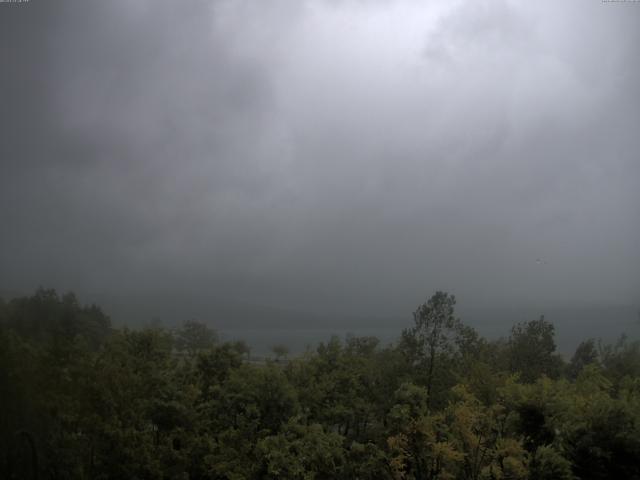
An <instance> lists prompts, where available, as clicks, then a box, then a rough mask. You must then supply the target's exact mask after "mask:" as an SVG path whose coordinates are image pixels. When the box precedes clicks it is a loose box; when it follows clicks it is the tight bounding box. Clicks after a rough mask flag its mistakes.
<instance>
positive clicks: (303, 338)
mask: <svg viewBox="0 0 640 480" xmlns="http://www.w3.org/2000/svg"><path fill="white" fill-rule="evenodd" d="M543 314H544V315H545V318H546V319H547V320H549V321H551V322H552V323H553V324H554V325H555V328H556V344H557V347H558V351H559V352H560V353H562V354H563V355H565V356H570V355H571V354H572V353H573V351H574V350H575V348H576V346H577V345H578V344H579V343H580V342H581V341H582V340H586V339H588V338H596V339H602V341H603V342H605V343H610V342H615V341H616V340H617V339H618V338H619V337H620V335H622V334H623V333H624V334H626V335H627V336H629V337H630V338H631V339H640V319H639V317H638V311H637V310H636V309H635V308H634V307H583V308H569V307H555V308H491V309H490V308H484V309H467V310H466V311H462V312H460V314H459V316H460V317H461V319H462V321H463V322H465V323H466V324H468V325H471V326H473V327H474V328H476V329H477V330H478V332H479V333H480V334H481V335H483V336H485V337H487V338H490V339H496V338H500V337H507V336H508V335H509V332H510V330H511V327H512V326H513V325H514V324H515V323H518V322H522V321H527V320H533V319H537V318H539V317H540V315H543ZM372 323H374V322H372ZM411 324H412V321H411V317H410V316H408V318H406V319H402V320H387V321H386V322H385V321H384V320H380V319H376V320H375V324H374V325H371V326H366V325H363V324H362V322H361V321H358V322H357V325H351V326H349V325H348V324H345V325H343V326H335V325H334V326H326V327H318V326H315V328H304V327H295V326H292V327H288V328H284V327H278V328H269V327H264V328H221V329H219V332H220V334H221V337H222V338H223V339H224V340H244V341H246V342H247V343H248V344H249V345H250V346H251V349H252V354H254V355H258V356H266V355H269V354H270V353H271V347H273V346H274V345H278V344H283V345H286V346H287V347H289V349H290V350H291V353H293V354H296V353H302V352H304V351H305V350H306V349H307V348H310V349H315V347H316V346H317V344H318V343H319V342H326V341H328V340H329V339H330V338H331V336H332V335H337V336H339V337H340V338H342V339H344V337H345V336H346V335H349V334H353V335H358V336H375V337H378V338H379V339H380V340H381V342H382V343H383V344H388V343H391V342H396V341H397V339H398V338H399V336H400V334H401V332H402V329H403V328H407V327H409V326H411Z"/></svg>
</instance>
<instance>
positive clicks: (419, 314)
mask: <svg viewBox="0 0 640 480" xmlns="http://www.w3.org/2000/svg"><path fill="white" fill-rule="evenodd" d="M455 304H456V298H455V296H454V295H450V294H448V293H446V292H441V291H437V292H436V293H435V294H434V295H433V296H432V297H431V298H430V299H429V300H428V301H426V302H425V303H423V304H422V305H420V306H419V307H418V308H417V309H416V311H415V312H413V321H414V326H413V327H412V328H410V329H406V330H404V331H403V332H402V342H403V344H404V345H405V348H406V349H407V350H408V353H409V355H410V357H412V363H414V364H417V365H419V366H424V367H425V368H426V387H427V396H428V397H427V401H428V402H429V403H431V395H432V393H433V384H434V378H435V375H436V372H437V370H438V368H439V367H440V363H439V360H440V357H441V356H442V355H443V354H445V353H452V352H453V351H454V349H455V345H456V337H457V336H458V335H459V334H460V332H461V330H462V323H461V322H460V320H459V319H457V318H455V316H454V306H455Z"/></svg>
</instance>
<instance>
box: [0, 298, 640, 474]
mask: <svg viewBox="0 0 640 480" xmlns="http://www.w3.org/2000/svg"><path fill="white" fill-rule="evenodd" d="M455 304H456V299H455V297H454V296H453V295H450V294H448V293H446V292H436V293H435V294H434V295H433V296H431V297H430V298H428V299H427V300H426V301H425V302H424V303H423V304H421V305H419V306H418V307H417V308H416V310H415V312H414V315H413V322H408V324H407V325H406V328H405V329H404V331H402V332H398V335H399V340H398V341H397V342H396V343H394V344H390V345H383V344H381V342H380V341H379V340H378V339H377V338H375V337H356V336H348V337H346V338H344V339H341V338H338V337H332V338H331V339H329V340H328V341H325V342H323V343H320V344H319V345H318V346H317V348H316V349H315V350H310V351H308V352H306V353H305V354H302V355H291V354H290V352H289V351H288V349H287V347H286V346H285V345H276V346H274V349H273V353H274V355H273V357H272V358H268V359H263V360H256V359H255V358H252V357H251V355H250V349H249V347H248V345H247V344H246V343H244V342H222V341H221V340H220V339H219V337H218V335H217V334H216V332H215V330H213V329H212V328H211V327H210V326H208V325H206V324H204V323H201V322H197V321H195V320H192V321H188V322H185V323H184V324H183V325H181V326H179V327H177V328H173V329H168V328H163V327H160V326H156V325H153V326H149V327H145V328H142V329H130V328H126V327H125V328H114V327H113V326H112V324H111V322H110V319H109V317H108V316H107V315H106V314H105V313H104V312H103V311H102V310H101V309H100V308H99V307H97V306H94V305H91V306H85V305H82V304H81V303H80V302H79V300H78V299H77V298H76V297H75V295H73V294H71V293H69V294H65V295H62V296H60V295H58V294H57V293H56V292H55V291H53V290H45V289H39V290H38V291H37V292H36V293H35V294H34V295H32V296H30V297H22V298H14V299H12V300H9V301H0V389H1V390H0V391H1V392H2V394H1V395H0V416H1V419H0V422H1V425H2V427H1V429H0V451H1V452H4V453H3V454H2V457H0V476H2V477H3V478H7V479H30V478H45V479H116V478H131V479H136V478H137V479H230V480H235V479H253V478H255V479H276V478H282V479H334V478H335V479H341V478H342V479H416V480H421V479H464V480H479V479H487V480H488V479H495V480H498V479H532V480H533V479H536V480H542V479H549V480H551V479H560V480H562V479H566V480H568V479H610V478H616V479H639V478H640V462H638V458H640V342H638V341H631V340H629V339H628V338H626V337H622V338H621V339H620V340H619V341H618V342H617V343H615V344H612V345H606V344H603V343H602V342H599V341H597V340H596V339H585V341H584V342H583V343H581V344H580V345H579V346H578V348H577V349H576V351H575V354H574V355H573V357H572V358H570V359H565V358H563V357H562V356H561V355H559V354H558V353H557V352H556V346H555V339H554V326H553V324H552V323H550V322H549V321H547V320H546V319H545V318H544V317H540V318H538V319H532V320H530V321H528V322H524V323H520V324H516V325H514V326H513V328H512V329H511V331H510V332H505V333H508V336H507V337H506V338H504V339H497V340H488V339H485V338H483V337H482V336H480V335H479V334H478V333H477V332H476V331H475V330H474V329H473V328H472V327H470V326H469V325H465V324H464V323H463V321H462V320H461V319H459V318H458V317H457V316H456V315H455Z"/></svg>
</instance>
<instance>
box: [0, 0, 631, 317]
mask: <svg viewBox="0 0 640 480" xmlns="http://www.w3.org/2000/svg"><path fill="white" fill-rule="evenodd" d="M0 49H1V52H2V57H1V60H0V61H1V64H0V102H1V103H0V136H1V142H0V229H1V234H0V290H2V291H5V292H30V291H32V290H33V289H34V288H35V287H37V286H38V285H44V286H50V287H54V288H57V289H59V290H69V289H71V290H74V291H76V292H78V293H80V294H81V299H87V300H91V299H93V298H103V297H104V298H107V297H111V298H117V299H120V301H125V300H126V301H132V302H133V301H138V300H136V299H140V298H145V299H147V300H148V299H157V301H158V302H160V303H161V302H163V301H168V300H167V299H168V298H170V297H171V295H173V293H172V292H175V293H176V298H178V297H180V298H181V299H182V300H180V301H185V302H189V298H191V297H193V298H194V299H195V298H198V299H200V300H202V299H203V298H205V299H211V302H214V303H215V302H242V303H246V304H252V305H269V306H274V307H281V308H291V309H301V310H305V311H310V312H316V313H322V312H334V313H340V314H359V315H395V314H397V313H406V312H410V311H412V310H413V309H414V307H415V306H416V305H417V303H418V302H420V301H421V300H423V299H424V298H425V297H426V296H429V295H430V294H431V293H432V292H433V291H434V290H436V289H443V290H447V291H449V292H452V293H455V294H456V295H457V296H458V298H459V300H460V301H461V302H464V303H466V304H473V305H500V304H505V305H531V304H545V303H549V304H562V305H571V304H581V305H583V304H603V303H606V304H624V305H633V304H638V303H639V302H640V109H639V108H640V91H639V90H640V3H602V2H601V1H600V0H563V1H558V0H553V1H551V0H549V1H541V0H538V1H531V0H528V1H521V2H517V1H506V0H490V1H485V0H468V1H451V0H447V1H438V0H432V1H426V0H420V1H418V0H395V1H394V0H386V1H385V0H369V1H365V0H360V1H356V0H352V1H349V0H342V1H340V0H333V1H329V0H315V1H311V0H308V1H304V0H272V1H263V0H218V1H215V0H211V1H199V0H193V1H179V2H178V1H159V0H135V1H134V0H109V1H97V0H93V1H88V0H82V1H80V0H78V1H65V0H59V1H55V2H54V1H48V2H45V1H43V0H31V1H29V2H28V3H22V4H10V3H2V4H0Z"/></svg>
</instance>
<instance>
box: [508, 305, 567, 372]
mask: <svg viewBox="0 0 640 480" xmlns="http://www.w3.org/2000/svg"><path fill="white" fill-rule="evenodd" d="M554 331H555V328H554V326H553V324H552V323H550V322H548V321H546V320H545V319H544V316H541V317H540V318H539V319H538V320H531V321H528V322H524V323H519V324H517V325H515V326H514V327H513V328H512V329H511V336H510V337H509V367H510V370H511V371H512V372H514V373H518V374H520V376H521V378H522V380H523V381H524V382H528V383H531V382H534V381H535V380H536V379H538V378H539V377H540V376H541V375H547V376H548V377H551V378H557V377H558V376H559V375H560V372H561V370H562V358H561V357H560V356H559V355H557V354H556V353H555V351H556V344H555V340H554Z"/></svg>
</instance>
